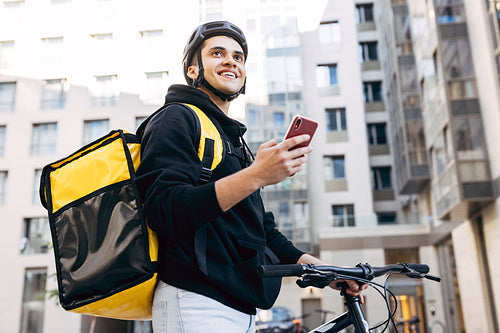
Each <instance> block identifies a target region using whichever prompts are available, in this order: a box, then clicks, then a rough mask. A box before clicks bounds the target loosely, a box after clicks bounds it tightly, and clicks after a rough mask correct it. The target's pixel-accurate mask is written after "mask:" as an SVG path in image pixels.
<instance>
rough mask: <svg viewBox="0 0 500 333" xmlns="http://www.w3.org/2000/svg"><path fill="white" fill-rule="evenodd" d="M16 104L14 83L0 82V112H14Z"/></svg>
mask: <svg viewBox="0 0 500 333" xmlns="http://www.w3.org/2000/svg"><path fill="white" fill-rule="evenodd" d="M15 105H16V83H15V82H1V83H0V113H2V112H14V107H15Z"/></svg>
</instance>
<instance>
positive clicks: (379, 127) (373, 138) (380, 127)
mask: <svg viewBox="0 0 500 333" xmlns="http://www.w3.org/2000/svg"><path fill="white" fill-rule="evenodd" d="M367 127H368V143H369V144H370V146H374V145H386V144H387V133H386V123H378V124H368V126H367Z"/></svg>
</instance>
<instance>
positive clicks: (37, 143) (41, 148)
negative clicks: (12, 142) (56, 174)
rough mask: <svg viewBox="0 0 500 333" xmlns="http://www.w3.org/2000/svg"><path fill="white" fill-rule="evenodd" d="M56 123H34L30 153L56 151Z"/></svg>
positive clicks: (53, 152)
mask: <svg viewBox="0 0 500 333" xmlns="http://www.w3.org/2000/svg"><path fill="white" fill-rule="evenodd" d="M56 142H57V123H45V124H34V125H33V132H32V135H31V155H32V156H39V155H52V154H55V153H56Z"/></svg>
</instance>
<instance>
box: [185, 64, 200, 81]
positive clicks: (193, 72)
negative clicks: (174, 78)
mask: <svg viewBox="0 0 500 333" xmlns="http://www.w3.org/2000/svg"><path fill="white" fill-rule="evenodd" d="M187 76H188V77H189V78H190V79H192V80H196V78H197V77H198V66H195V65H191V66H189V67H188V70H187Z"/></svg>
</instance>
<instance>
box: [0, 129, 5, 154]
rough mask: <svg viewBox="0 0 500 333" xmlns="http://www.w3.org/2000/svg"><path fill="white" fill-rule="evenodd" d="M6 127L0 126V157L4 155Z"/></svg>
mask: <svg viewBox="0 0 500 333" xmlns="http://www.w3.org/2000/svg"><path fill="white" fill-rule="evenodd" d="M6 128H7V127H6V126H0V157H4V155H5V132H6Z"/></svg>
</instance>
